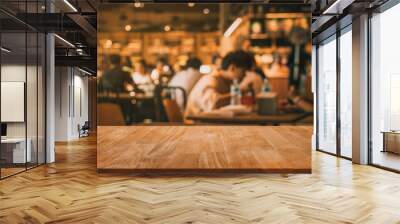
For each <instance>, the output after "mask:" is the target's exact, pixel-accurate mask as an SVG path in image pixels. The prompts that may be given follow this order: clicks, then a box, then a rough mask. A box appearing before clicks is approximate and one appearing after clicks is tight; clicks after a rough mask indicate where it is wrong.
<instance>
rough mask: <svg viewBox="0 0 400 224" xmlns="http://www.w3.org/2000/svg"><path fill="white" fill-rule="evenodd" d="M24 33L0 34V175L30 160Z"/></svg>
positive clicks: (16, 170)
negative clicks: (0, 55) (26, 112)
mask: <svg viewBox="0 0 400 224" xmlns="http://www.w3.org/2000/svg"><path fill="white" fill-rule="evenodd" d="M25 38H26V35H25V33H23V32H20V33H17V32H15V33H2V35H1V44H2V48H6V49H8V51H4V50H2V51H1V54H2V57H1V60H2V61H1V123H2V126H3V128H2V129H3V131H2V132H4V133H2V139H1V166H2V170H1V175H2V177H6V176H9V175H12V174H15V173H18V172H21V171H23V170H25V163H26V162H30V161H31V155H32V151H31V147H30V146H31V141H26V119H25V91H26V44H25Z"/></svg>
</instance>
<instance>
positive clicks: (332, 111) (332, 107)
mask: <svg viewBox="0 0 400 224" xmlns="http://www.w3.org/2000/svg"><path fill="white" fill-rule="evenodd" d="M332 39H333V40H331V41H329V42H327V43H324V44H322V45H320V46H319V48H318V94H319V95H318V148H319V149H320V150H323V151H326V152H330V153H336V40H335V38H332Z"/></svg>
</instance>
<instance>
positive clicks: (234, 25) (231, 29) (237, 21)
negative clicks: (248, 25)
mask: <svg viewBox="0 0 400 224" xmlns="http://www.w3.org/2000/svg"><path fill="white" fill-rule="evenodd" d="M241 23H242V18H240V17H239V18H237V19H235V21H233V23H232V24H231V25H230V26H229V27H228V29H226V31H225V33H224V36H225V37H229V36H231V35H232V33H233V32H234V31H235V30H236V29H237V28H238V27H239V25H240V24H241Z"/></svg>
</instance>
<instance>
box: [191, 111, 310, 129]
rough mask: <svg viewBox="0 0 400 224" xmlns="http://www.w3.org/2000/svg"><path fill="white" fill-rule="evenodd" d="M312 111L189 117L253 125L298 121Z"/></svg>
mask: <svg viewBox="0 0 400 224" xmlns="http://www.w3.org/2000/svg"><path fill="white" fill-rule="evenodd" d="M312 114H313V113H312V112H304V113H282V114H275V115H259V114H257V113H255V112H254V113H250V114H243V115H234V116H224V115H222V114H211V113H200V114H198V115H191V116H188V117H187V119H189V120H193V121H195V122H199V123H208V124H250V125H251V124H253V125H276V126H277V125H280V124H292V123H296V122H298V121H300V120H302V119H304V118H306V117H308V116H311V115H312Z"/></svg>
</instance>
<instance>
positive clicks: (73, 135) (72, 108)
mask: <svg viewBox="0 0 400 224" xmlns="http://www.w3.org/2000/svg"><path fill="white" fill-rule="evenodd" d="M55 86H56V91H55V129H56V131H55V140H56V141H70V140H74V139H77V138H79V132H78V125H83V124H84V122H85V121H87V120H88V118H89V111H88V105H89V104H88V78H87V77H85V76H84V74H83V73H82V72H80V71H79V70H77V69H76V68H72V67H56V83H55Z"/></svg>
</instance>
